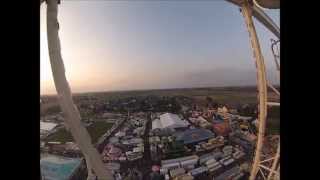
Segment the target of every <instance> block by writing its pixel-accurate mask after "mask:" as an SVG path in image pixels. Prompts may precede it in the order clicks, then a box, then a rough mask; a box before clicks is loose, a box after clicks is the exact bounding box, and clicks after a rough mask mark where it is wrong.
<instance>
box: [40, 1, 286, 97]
mask: <svg viewBox="0 0 320 180" xmlns="http://www.w3.org/2000/svg"><path fill="white" fill-rule="evenodd" d="M267 13H268V14H269V15H270V17H271V18H272V19H273V20H274V21H275V22H276V23H277V24H279V18H280V17H279V16H280V12H279V10H268V11H267ZM58 14H59V23H60V39H61V46H62V47H61V48H62V57H63V60H64V63H65V68H66V75H67V78H68V81H69V83H70V86H71V89H72V91H73V92H88V91H103V90H106V91H108V90H129V89H157V88H176V87H201V86H233V85H254V84H256V73H255V65H254V59H253V56H252V51H251V48H250V44H249V39H248V32H247V29H246V26H245V23H244V19H243V17H242V15H241V13H240V11H239V8H238V7H236V6H234V5H232V4H229V3H227V2H224V1H222V0H212V1H153V2H150V1H149V2H148V1H107V0H105V1H94V0H92V1H71V0H70V1H62V2H61V4H60V5H59V13H58ZM255 22H256V28H257V32H258V36H259V39H260V43H261V46H262V51H263V54H264V57H265V61H266V66H267V69H268V77H269V79H270V81H271V82H272V83H277V82H278V76H277V74H276V71H275V64H274V62H273V59H272V58H273V57H272V53H271V50H270V38H274V39H276V37H275V36H274V35H273V34H271V33H270V32H269V31H268V30H267V29H265V27H263V26H262V25H261V24H260V23H258V22H257V21H255ZM46 43H47V37H46V6H45V4H43V5H42V7H41V84H40V85H41V94H52V93H55V92H56V91H55V88H54V84H53V79H52V74H51V69H50V62H49V57H48V49H47V44H46Z"/></svg>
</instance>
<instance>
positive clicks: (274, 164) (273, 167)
mask: <svg viewBox="0 0 320 180" xmlns="http://www.w3.org/2000/svg"><path fill="white" fill-rule="evenodd" d="M279 157H280V141H279V143H278V148H277V153H276V155H275V157H274V160H273V163H272V167H271V172H270V173H269V175H268V179H267V180H271V178H272V177H273V176H274V173H273V172H276V168H277V165H278V161H279Z"/></svg>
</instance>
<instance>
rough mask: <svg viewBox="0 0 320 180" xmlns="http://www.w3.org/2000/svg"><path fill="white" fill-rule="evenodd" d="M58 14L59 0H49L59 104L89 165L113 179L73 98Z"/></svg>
mask: <svg viewBox="0 0 320 180" xmlns="http://www.w3.org/2000/svg"><path fill="white" fill-rule="evenodd" d="M57 14H58V1H57V0H47V36H48V48H49V57H50V64H51V69H52V75H53V79H54V83H55V87H56V90H57V93H58V100H59V104H60V107H61V109H62V112H63V114H64V115H65V122H66V124H67V125H68V127H69V129H70V132H71V134H72V136H73V138H74V140H75V142H76V143H77V145H78V146H79V148H80V149H81V151H82V153H83V154H84V156H85V158H86V161H87V162H89V166H91V167H92V169H93V171H94V173H95V174H96V175H97V176H98V178H99V180H112V179H113V177H112V175H111V174H110V172H109V171H107V169H105V167H104V165H103V162H102V159H101V157H100V155H99V153H98V151H97V150H96V149H95V148H94V147H93V145H92V144H91V138H90V135H89V133H88V131H87V130H86V128H85V127H84V126H83V125H82V123H81V120H80V119H81V117H80V113H79V111H78V109H77V107H76V106H75V105H74V103H73V100H72V95H71V90H70V87H69V84H68V82H67V79H66V76H65V69H64V64H63V60H62V57H61V49H60V39H59V33H58V31H59V25H58V18H57ZM89 168H90V167H89Z"/></svg>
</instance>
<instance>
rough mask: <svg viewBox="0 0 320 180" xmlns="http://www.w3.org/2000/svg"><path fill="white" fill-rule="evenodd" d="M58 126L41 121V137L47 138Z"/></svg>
mask: <svg viewBox="0 0 320 180" xmlns="http://www.w3.org/2000/svg"><path fill="white" fill-rule="evenodd" d="M57 126H58V124H56V123H52V122H43V121H40V137H43V136H46V135H47V134H49V133H50V132H51V131H52V130H53V129H54V128H56V127H57Z"/></svg>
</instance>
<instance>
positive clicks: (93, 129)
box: [45, 121, 113, 144]
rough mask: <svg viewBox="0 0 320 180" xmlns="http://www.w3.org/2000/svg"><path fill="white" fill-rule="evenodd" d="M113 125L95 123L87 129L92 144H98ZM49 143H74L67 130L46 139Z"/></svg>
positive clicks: (61, 130) (101, 122)
mask: <svg viewBox="0 0 320 180" xmlns="http://www.w3.org/2000/svg"><path fill="white" fill-rule="evenodd" d="M112 125H113V123H107V122H103V121H97V122H94V123H93V124H92V125H90V126H89V127H87V130H88V132H89V134H90V136H91V140H92V143H93V144H94V143H96V142H97V141H98V139H99V137H101V136H102V135H103V134H104V133H106V132H107V130H108V129H110V128H111V127H112ZM45 141H47V142H49V141H59V142H62V143H65V142H68V141H73V138H72V136H71V134H70V132H68V131H67V130H66V129H64V128H63V129H60V130H58V131H57V132H56V133H54V134H51V135H50V136H48V137H47V138H46V140H45Z"/></svg>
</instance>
